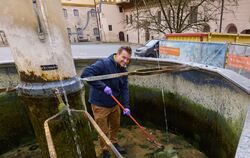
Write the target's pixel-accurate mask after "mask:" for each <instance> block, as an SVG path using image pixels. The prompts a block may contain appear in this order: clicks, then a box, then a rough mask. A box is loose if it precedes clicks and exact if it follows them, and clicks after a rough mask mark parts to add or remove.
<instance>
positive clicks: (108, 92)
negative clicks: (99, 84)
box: [103, 86, 112, 95]
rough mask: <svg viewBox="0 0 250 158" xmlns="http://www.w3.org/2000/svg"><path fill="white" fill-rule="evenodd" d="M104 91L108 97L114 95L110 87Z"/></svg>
mask: <svg viewBox="0 0 250 158" xmlns="http://www.w3.org/2000/svg"><path fill="white" fill-rule="evenodd" d="M103 91H104V93H106V94H107V95H112V90H111V88H110V87H109V86H106V87H105V88H104V90H103Z"/></svg>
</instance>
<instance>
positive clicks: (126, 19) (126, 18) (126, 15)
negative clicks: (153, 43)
mask: <svg viewBox="0 0 250 158" xmlns="http://www.w3.org/2000/svg"><path fill="white" fill-rule="evenodd" d="M126 23H127V24H128V15H126Z"/></svg>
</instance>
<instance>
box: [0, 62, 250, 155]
mask: <svg viewBox="0 0 250 158" xmlns="http://www.w3.org/2000/svg"><path fill="white" fill-rule="evenodd" d="M96 60H97V59H95V58H93V59H75V66H76V70H77V74H78V75H79V74H80V73H81V71H82V69H83V68H84V67H86V66H87V65H89V64H91V63H94V62H95V61H96ZM158 64H160V65H161V66H164V65H171V64H172V62H167V61H160V62H159V63H157V62H156V61H154V60H146V59H133V60H132V62H131V64H130V66H129V71H133V70H136V69H143V68H150V67H156V66H157V65H158ZM195 67H196V66H195ZM225 74H226V75H225ZM225 74H223V73H218V72H217V71H212V70H210V69H209V68H199V69H197V67H196V69H193V70H188V71H184V72H175V73H165V74H158V75H151V76H143V77H142V76H129V84H130V88H129V90H130V104H131V107H132V114H133V115H134V116H135V118H136V119H138V120H139V122H140V123H142V125H144V126H154V127H156V128H159V129H165V127H166V125H165V118H164V106H165V107H166V114H167V121H168V127H169V129H170V130H171V131H174V132H176V133H179V134H181V135H183V136H185V137H186V138H188V139H189V140H190V142H192V143H193V144H194V145H196V147H198V148H200V149H201V150H202V151H204V152H205V153H206V154H207V155H208V156H209V157H234V156H235V153H236V149H237V146H238V142H239V139H240V136H241V133H242V129H243V126H244V122H245V118H246V115H247V111H248V106H249V104H250V97H249V89H248V88H246V87H245V86H244V84H241V82H239V83H238V82H237V81H236V80H234V78H235V77H238V76H235V75H236V74H235V73H234V72H232V74H231V71H227V73H225ZM230 75H231V76H232V78H233V79H232V80H230V79H229V78H230ZM225 76H226V77H225ZM228 76H229V77H228ZM17 84H18V75H17V73H16V70H15V66H14V64H13V63H9V64H8V63H6V64H1V65H0V87H7V86H10V87H12V86H15V85H17ZM86 87H87V86H86ZM86 90H87V89H86ZM162 91H163V94H162ZM9 95H14V98H11V99H9V97H8V96H9ZM86 97H88V96H87V95H86ZM163 97H164V101H165V102H164V101H163ZM15 98H16V99H15ZM0 99H1V100H0V101H1V102H0V113H4V114H5V115H4V117H3V115H0V121H1V125H2V122H3V123H4V124H3V126H2V127H1V130H0V144H1V145H0V149H1V150H0V154H1V153H3V152H6V151H7V150H10V149H11V148H13V147H16V146H18V145H20V144H22V143H24V142H25V140H23V138H25V137H27V138H34V136H33V131H32V127H31V125H30V123H29V119H28V117H27V115H26V113H25V109H24V106H23V105H22V104H21V103H20V102H19V101H18V97H17V95H16V94H15V93H11V94H7V93H1V94H0ZM2 100H5V101H7V102H8V104H4V102H2ZM86 102H87V101H86ZM164 103H165V104H164ZM6 107H7V109H6ZM15 113H17V114H16V115H14V114H15ZM17 121H18V123H17V124H19V125H20V126H21V127H22V128H21V129H20V128H19V127H17V126H16V124H11V123H6V122H17ZM126 121H128V119H126V118H125V119H124V118H123V120H122V122H126ZM128 123H131V122H129V121H128ZM17 128H18V129H19V130H20V131H19V130H17ZM6 131H8V132H6ZM6 138H8V139H7V140H8V141H6ZM12 141H14V143H10V142H12ZM8 144H9V145H8ZM3 146H7V147H6V148H3Z"/></svg>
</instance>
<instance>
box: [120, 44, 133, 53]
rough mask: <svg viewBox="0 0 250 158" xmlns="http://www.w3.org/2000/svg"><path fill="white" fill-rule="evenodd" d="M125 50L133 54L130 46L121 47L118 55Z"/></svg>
mask: <svg viewBox="0 0 250 158" xmlns="http://www.w3.org/2000/svg"><path fill="white" fill-rule="evenodd" d="M123 50H125V51H126V52H128V54H130V55H131V54H132V49H131V48H130V47H129V46H121V47H120V48H119V49H118V53H119V54H120V53H121V52H122V51H123Z"/></svg>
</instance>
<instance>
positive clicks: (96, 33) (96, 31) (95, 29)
mask: <svg viewBox="0 0 250 158" xmlns="http://www.w3.org/2000/svg"><path fill="white" fill-rule="evenodd" d="M93 31H94V35H95V36H99V31H98V28H94V29H93Z"/></svg>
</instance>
